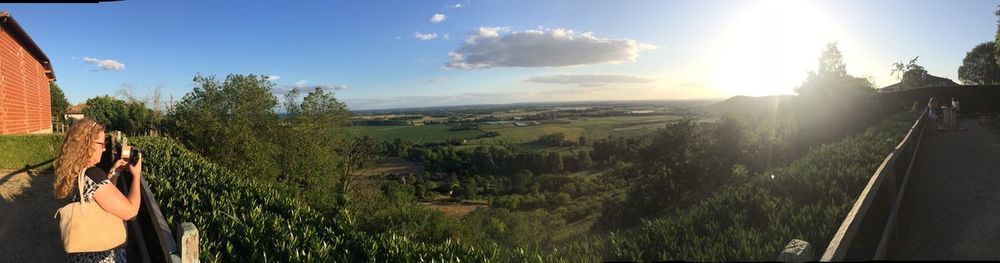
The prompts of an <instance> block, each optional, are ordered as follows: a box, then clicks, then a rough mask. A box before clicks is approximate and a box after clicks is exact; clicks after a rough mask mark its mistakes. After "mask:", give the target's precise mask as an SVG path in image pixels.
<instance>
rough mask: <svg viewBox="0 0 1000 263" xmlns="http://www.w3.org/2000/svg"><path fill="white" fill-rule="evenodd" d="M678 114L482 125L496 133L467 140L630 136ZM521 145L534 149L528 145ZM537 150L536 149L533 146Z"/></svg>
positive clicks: (661, 124) (522, 141)
mask: <svg viewBox="0 0 1000 263" xmlns="http://www.w3.org/2000/svg"><path fill="white" fill-rule="evenodd" d="M681 118H682V117H681V116H623V117H595V118H570V119H561V120H559V121H547V123H543V124H539V125H531V126H523V127H516V126H513V125H483V126H481V128H482V129H483V130H484V131H495V132H497V133H499V136H497V137H493V138H483V139H477V140H473V141H471V142H470V144H500V142H503V143H507V144H526V143H530V142H532V141H534V140H537V139H538V137H539V136H542V135H545V134H551V133H556V132H561V133H563V134H565V135H566V139H567V140H574V141H575V140H578V139H579V138H580V136H583V137H584V138H586V139H588V140H598V139H604V138H607V137H608V136H623V137H633V136H639V135H643V134H648V133H650V132H652V131H655V130H656V129H658V128H663V127H664V126H665V125H666V124H667V123H669V122H672V121H676V120H679V119H681ZM524 146H525V147H528V148H532V149H536V148H538V147H532V146H530V145H524ZM536 150H540V149H536Z"/></svg>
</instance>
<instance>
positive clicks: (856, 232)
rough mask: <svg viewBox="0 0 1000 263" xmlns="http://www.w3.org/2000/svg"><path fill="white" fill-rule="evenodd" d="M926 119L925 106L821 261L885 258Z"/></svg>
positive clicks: (847, 218)
mask: <svg viewBox="0 0 1000 263" xmlns="http://www.w3.org/2000/svg"><path fill="white" fill-rule="evenodd" d="M926 123H927V109H926V108H925V109H924V110H922V112H921V113H920V115H919V117H917V120H916V121H915V122H914V124H913V126H912V127H910V131H909V132H907V133H906V137H904V138H903V140H902V141H901V142H900V143H899V144H898V145H897V146H896V148H895V149H894V150H893V151H892V153H890V154H889V155H888V156H886V157H885V161H883V162H882V165H880V166H879V168H878V170H876V171H875V174H874V175H872V177H871V179H869V180H868V184H867V185H866V186H865V189H864V190H863V191H862V192H861V195H860V196H858V199H857V201H855V202H854V206H853V207H852V208H851V211H850V212H849V213H848V214H847V217H846V218H844V221H843V223H841V225H840V228H839V229H838V230H837V232H836V234H834V236H833V239H832V240H831V241H830V245H829V246H827V248H826V251H825V252H823V255H822V257H821V258H820V259H819V260H820V261H845V260H881V259H883V257H884V256H885V251H886V249H887V246H888V242H889V239H890V237H891V236H892V231H893V229H894V228H895V224H896V215H897V213H898V211H899V207H900V204H901V202H902V199H903V194H905V193H906V183H907V181H908V180H909V175H910V170H911V169H913V163H914V161H915V160H916V156H917V152H918V150H919V148H920V140H921V138H922V137H923V132H924V126H926Z"/></svg>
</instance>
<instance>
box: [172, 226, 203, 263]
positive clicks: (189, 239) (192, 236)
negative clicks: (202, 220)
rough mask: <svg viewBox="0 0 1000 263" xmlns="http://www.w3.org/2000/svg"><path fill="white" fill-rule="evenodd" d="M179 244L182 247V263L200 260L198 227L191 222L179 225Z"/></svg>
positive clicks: (195, 262) (194, 262) (180, 259)
mask: <svg viewBox="0 0 1000 263" xmlns="http://www.w3.org/2000/svg"><path fill="white" fill-rule="evenodd" d="M177 244H178V246H179V247H180V252H181V253H180V254H181V255H180V258H179V259H178V260H179V261H180V262H182V263H197V262H199V260H198V253H199V251H198V228H197V227H195V226H194V224H192V223H191V222H184V223H181V225H179V226H177Z"/></svg>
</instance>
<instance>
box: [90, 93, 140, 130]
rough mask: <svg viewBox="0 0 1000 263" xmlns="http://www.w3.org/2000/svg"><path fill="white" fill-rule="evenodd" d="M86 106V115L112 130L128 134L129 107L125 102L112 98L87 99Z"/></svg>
mask: <svg viewBox="0 0 1000 263" xmlns="http://www.w3.org/2000/svg"><path fill="white" fill-rule="evenodd" d="M86 104H87V108H85V109H84V110H83V114H84V115H86V116H88V117H91V118H94V120H97V121H98V122H100V123H102V124H104V126H105V127H107V128H108V129H110V130H119V131H123V132H126V133H128V131H127V130H128V128H129V127H128V120H127V119H128V107H127V106H126V105H125V102H124V101H121V100H118V99H115V98H112V97H110V96H97V97H93V98H90V99H87V102H86Z"/></svg>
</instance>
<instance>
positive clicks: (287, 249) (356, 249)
mask: <svg viewBox="0 0 1000 263" xmlns="http://www.w3.org/2000/svg"><path fill="white" fill-rule="evenodd" d="M132 141H133V143H134V144H135V145H136V146H138V147H140V148H142V149H143V151H144V152H143V156H144V158H145V159H144V161H143V162H144V163H143V165H144V167H143V169H144V171H143V172H144V177H145V178H146V180H147V181H148V182H149V184H150V188H151V189H152V190H153V193H154V194H155V195H156V197H157V201H158V202H159V205H160V208H161V210H162V211H163V213H164V215H165V216H166V219H167V223H168V224H169V225H171V226H176V225H178V224H180V223H181V222H193V223H194V224H195V226H197V227H198V230H199V233H200V235H201V240H200V242H201V252H200V253H201V254H200V258H201V260H203V261H206V262H359V261H363V262H386V261H392V262H412V261H449V262H451V261H471V262H487V261H494V262H511V261H518V262H524V261H529V260H530V261H570V262H580V261H596V260H597V259H595V258H593V255H594V254H593V252H592V251H591V250H589V249H591V247H590V246H588V245H584V244H590V243H583V244H581V245H578V246H576V247H570V248H567V249H566V250H563V251H562V252H561V253H558V254H541V253H542V252H541V251H539V250H537V249H534V250H532V249H529V250H525V249H521V248H516V249H511V250H508V249H506V248H505V249H501V248H500V247H499V246H497V245H496V244H495V243H492V242H481V243H480V246H477V247H473V246H471V245H470V244H467V243H462V242H459V241H455V240H453V239H447V240H445V241H444V242H419V241H415V240H413V239H411V238H410V237H407V236H406V235H399V234H396V233H393V232H391V230H390V231H388V232H385V233H368V232H365V231H362V230H361V229H359V228H358V223H356V222H357V219H356V218H355V216H353V215H352V213H350V212H346V213H344V214H341V215H338V216H335V217H326V216H324V215H322V214H321V213H320V212H318V211H316V210H314V209H312V208H310V207H309V206H307V205H305V204H304V203H302V202H299V201H296V200H295V199H293V198H291V197H290V196H289V194H288V193H286V192H282V191H279V190H277V189H278V188H274V187H271V185H267V184H264V183H261V182H259V181H256V180H248V178H243V177H240V176H238V175H237V174H236V173H234V172H232V171H229V170H227V169H224V168H223V167H222V166H219V165H217V164H214V163H211V162H209V161H208V160H206V159H205V158H203V157H201V156H198V155H196V154H194V153H192V152H189V151H187V150H186V149H184V148H183V147H182V146H180V144H179V143H177V142H175V141H171V140H168V139H164V138H157V137H136V138H134V139H133V140H132ZM403 210H406V209H403ZM390 214H391V213H390ZM387 215H389V214H387ZM414 215H416V216H430V219H433V218H434V217H435V215H438V214H436V213H427V214H425V213H416V214H414ZM403 220H406V219H403ZM521 220H523V221H525V222H524V223H525V225H524V226H525V227H516V228H514V229H510V231H517V232H516V233H519V234H518V237H524V236H523V235H522V234H524V235H527V234H531V233H537V232H535V231H534V230H537V229H539V228H538V226H537V225H536V223H537V222H535V223H532V222H529V221H530V220H527V219H526V218H525V219H521ZM548 224H549V225H551V224H561V223H559V222H557V221H553V222H550V223H548ZM445 226H446V225H445ZM404 230H405V229H404ZM424 230H427V231H429V232H427V233H442V232H441V231H442V229H440V228H434V227H432V228H424ZM445 232H447V231H445Z"/></svg>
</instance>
